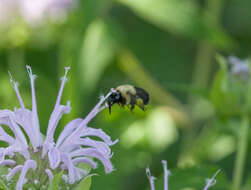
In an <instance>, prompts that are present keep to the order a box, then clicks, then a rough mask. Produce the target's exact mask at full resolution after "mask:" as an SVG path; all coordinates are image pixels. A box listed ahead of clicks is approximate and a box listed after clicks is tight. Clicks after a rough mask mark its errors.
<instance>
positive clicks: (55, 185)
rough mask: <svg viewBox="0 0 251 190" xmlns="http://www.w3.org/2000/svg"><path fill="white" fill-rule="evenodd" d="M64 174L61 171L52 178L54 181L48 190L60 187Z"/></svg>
mask: <svg viewBox="0 0 251 190" xmlns="http://www.w3.org/2000/svg"><path fill="white" fill-rule="evenodd" d="M62 175H63V171H61V172H60V173H58V174H56V175H55V176H54V178H53V180H52V182H51V183H50V185H49V188H48V190H58V189H59V184H60V181H61V179H62V178H61V177H62Z"/></svg>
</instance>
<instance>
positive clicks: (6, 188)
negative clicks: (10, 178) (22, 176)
mask: <svg viewBox="0 0 251 190" xmlns="http://www.w3.org/2000/svg"><path fill="white" fill-rule="evenodd" d="M0 189H3V190H10V189H9V188H8V186H7V185H5V183H4V182H3V181H2V180H1V179H0Z"/></svg>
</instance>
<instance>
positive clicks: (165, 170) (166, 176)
mask: <svg viewBox="0 0 251 190" xmlns="http://www.w3.org/2000/svg"><path fill="white" fill-rule="evenodd" d="M162 164H163V170H164V190H168V176H169V175H170V171H169V170H167V163H166V160H162Z"/></svg>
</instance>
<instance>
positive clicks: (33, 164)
mask: <svg viewBox="0 0 251 190" xmlns="http://www.w3.org/2000/svg"><path fill="white" fill-rule="evenodd" d="M36 168H37V164H36V162H35V161H34V160H27V161H26V162H25V164H24V166H23V168H22V171H21V174H20V176H19V179H18V181H17V185H16V190H22V189H23V184H24V180H25V175H26V173H27V172H28V170H29V169H33V170H35V169H36Z"/></svg>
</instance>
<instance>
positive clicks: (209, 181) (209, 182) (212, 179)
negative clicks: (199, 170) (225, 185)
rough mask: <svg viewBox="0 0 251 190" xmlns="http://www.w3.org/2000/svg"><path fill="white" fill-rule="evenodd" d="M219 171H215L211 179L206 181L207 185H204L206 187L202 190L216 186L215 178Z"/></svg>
mask: <svg viewBox="0 0 251 190" xmlns="http://www.w3.org/2000/svg"><path fill="white" fill-rule="evenodd" d="M220 171H221V170H217V171H216V172H215V174H214V175H213V177H212V178H211V179H207V184H206V186H205V187H204V189H203V190H208V189H209V187H212V186H213V185H215V184H216V180H215V177H216V176H217V175H218V173H219V172H220Z"/></svg>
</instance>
